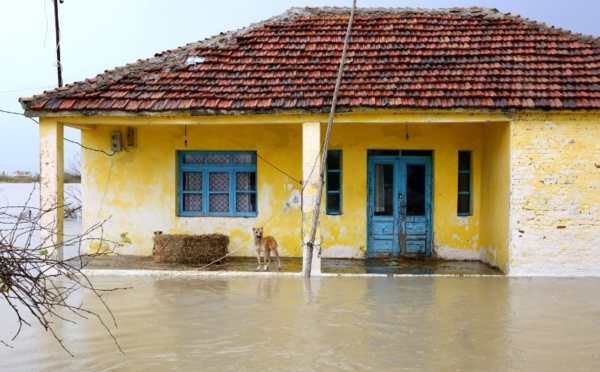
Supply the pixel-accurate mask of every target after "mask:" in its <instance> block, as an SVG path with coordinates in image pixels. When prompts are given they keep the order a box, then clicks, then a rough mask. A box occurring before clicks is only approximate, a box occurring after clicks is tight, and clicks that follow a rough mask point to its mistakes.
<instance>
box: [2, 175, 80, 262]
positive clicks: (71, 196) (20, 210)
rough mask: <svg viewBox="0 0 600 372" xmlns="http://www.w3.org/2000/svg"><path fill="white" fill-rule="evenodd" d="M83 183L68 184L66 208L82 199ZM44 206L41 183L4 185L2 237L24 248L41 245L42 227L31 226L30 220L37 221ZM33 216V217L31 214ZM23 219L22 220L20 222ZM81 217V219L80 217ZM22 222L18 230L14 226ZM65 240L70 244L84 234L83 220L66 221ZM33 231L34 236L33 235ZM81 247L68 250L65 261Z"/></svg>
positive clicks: (69, 247) (66, 186) (75, 254)
mask: <svg viewBox="0 0 600 372" xmlns="http://www.w3.org/2000/svg"><path fill="white" fill-rule="evenodd" d="M80 194H81V184H66V185H65V205H75V204H77V203H78V200H76V199H75V198H79V200H81V198H80ZM39 207H40V185H39V183H0V238H2V239H3V240H4V239H6V240H8V241H10V240H13V239H14V241H13V244H14V245H15V246H18V247H22V246H24V245H25V244H27V241H28V240H29V239H30V238H31V240H30V241H29V243H28V244H30V246H31V247H36V246H37V245H39V228H38V226H33V225H32V224H30V223H28V217H29V219H31V217H33V219H35V217H36V214H37V213H38V212H39ZM30 213H31V214H30ZM19 217H22V219H19ZM77 217H79V216H77ZM17 220H19V226H18V227H17V229H16V230H15V231H12V230H13V227H14V226H15V223H16V222H17ZM63 228H64V239H65V241H69V240H71V239H73V238H74V237H77V236H79V235H81V220H80V219H79V218H66V219H65V220H64V226H63ZM29 231H31V236H30V234H29ZM78 253H79V247H78V246H73V245H71V246H66V247H64V258H65V259H67V258H71V257H75V256H77V255H78Z"/></svg>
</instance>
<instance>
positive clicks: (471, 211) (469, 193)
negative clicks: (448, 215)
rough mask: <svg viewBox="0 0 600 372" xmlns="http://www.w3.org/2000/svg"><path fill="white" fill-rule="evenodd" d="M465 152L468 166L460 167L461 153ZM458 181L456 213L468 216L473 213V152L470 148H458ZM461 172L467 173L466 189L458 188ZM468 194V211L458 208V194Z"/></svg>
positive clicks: (458, 186)
mask: <svg viewBox="0 0 600 372" xmlns="http://www.w3.org/2000/svg"><path fill="white" fill-rule="evenodd" d="M462 154H465V155H468V156H469V168H468V169H461V167H460V166H461V155H462ZM457 168H458V182H457V200H456V214H457V215H458V216H461V217H468V216H472V215H473V152H472V151H470V150H459V151H458V167H457ZM461 174H468V175H469V185H468V191H461V190H460V177H461ZM461 195H468V196H469V208H468V211H466V212H465V211H461V210H460V196H461Z"/></svg>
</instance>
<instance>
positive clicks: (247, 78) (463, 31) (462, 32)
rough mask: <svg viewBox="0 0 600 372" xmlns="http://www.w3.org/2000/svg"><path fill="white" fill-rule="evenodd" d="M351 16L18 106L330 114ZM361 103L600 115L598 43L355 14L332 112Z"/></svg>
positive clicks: (302, 21)
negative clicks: (577, 111) (592, 111)
mask: <svg viewBox="0 0 600 372" xmlns="http://www.w3.org/2000/svg"><path fill="white" fill-rule="evenodd" d="M349 12H350V11H349V9H348V8H292V9H290V10H289V11H288V12H286V13H284V14H283V15H281V16H278V17H274V18H272V19H269V20H267V21H265V22H261V23H258V24H254V25H251V26H250V27H248V28H245V29H242V30H238V31H234V32H229V33H224V34H221V35H217V36H215V37H212V38H209V39H206V40H204V41H200V42H197V43H192V44H188V45H186V46H184V47H181V48H178V49H174V50H171V51H166V52H162V53H159V54H157V55H156V56H155V57H154V58H151V59H148V60H139V61H137V62H136V63H133V64H129V65H127V66H123V67H119V68H116V69H114V70H110V71H106V72H104V73H103V74H100V75H98V76H97V77H95V78H93V79H89V80H86V81H83V82H77V83H74V84H71V85H69V86H66V87H63V88H59V89H56V90H53V91H49V92H44V93H43V94H41V95H38V96H34V97H31V98H22V99H21V103H22V105H23V107H24V108H25V109H26V111H27V113H28V114H29V115H34V116H37V115H41V116H43V115H49V114H53V112H58V113H57V114H61V112H62V114H65V115H66V114H67V113H69V114H77V112H80V113H81V114H85V115H94V114H107V113H110V114H116V115H119V114H127V113H129V114H132V113H133V114H140V115H143V114H151V113H169V112H171V113H172V112H177V111H185V112H188V113H191V114H206V113H229V112H237V113H242V114H243V113H256V112H285V111H290V110H293V111H296V112H297V111H298V110H300V111H309V112H327V111H328V109H329V105H330V104H331V96H332V92H333V88H334V83H335V78H336V74H337V68H338V63H339V58H340V56H341V51H342V46H343V45H342V44H343V38H344V35H345V30H346V27H347V22H348V17H349ZM359 108H419V109H423V108H435V109H449V108H469V109H492V110H505V109H542V110H549V109H568V110H573V109H600V39H598V38H596V37H590V36H583V35H580V34H573V33H570V32H568V31H564V30H560V29H555V28H552V27H550V26H548V25H545V24H543V23H536V22H533V21H530V20H528V19H525V18H522V17H519V16H513V15H510V14H504V13H500V12H498V11H497V10H495V9H486V8H453V9H438V10H427V9H408V8H398V9H383V8H362V9H358V10H357V12H356V16H355V21H354V26H353V29H352V37H351V43H350V47H349V52H348V60H347V65H346V68H345V73H344V79H343V84H342V87H341V93H340V97H339V101H338V109H339V110H340V111H349V110H356V109H359Z"/></svg>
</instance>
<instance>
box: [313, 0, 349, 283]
mask: <svg viewBox="0 0 600 372" xmlns="http://www.w3.org/2000/svg"><path fill="white" fill-rule="evenodd" d="M355 10H356V0H353V2H352V11H351V12H350V20H349V21H348V29H347V30H346V37H345V39H344V48H343V49H342V58H341V60H340V67H339V69H338V76H337V80H336V82H335V89H334V91H333V101H332V102H331V110H330V111H329V121H328V122H327V131H326V132H325V140H324V141H323V153H322V154H321V169H320V173H319V184H318V189H317V190H318V191H317V201H316V203H315V210H314V215H313V220H312V227H311V229H310V238H309V240H308V242H307V243H306V250H307V252H306V267H305V269H304V277H306V278H310V272H311V268H312V258H313V251H314V246H315V238H316V235H317V225H318V224H319V216H320V213H321V199H322V194H323V184H324V183H325V168H326V165H327V150H328V148H329V137H330V135H331V126H332V124H333V117H334V116H335V107H336V105H337V98H338V94H339V91H340V85H342V76H343V75H344V64H345V62H346V54H347V52H348V41H349V40H350V33H351V32H352V22H353V21H354V11H355ZM319 254H320V252H319Z"/></svg>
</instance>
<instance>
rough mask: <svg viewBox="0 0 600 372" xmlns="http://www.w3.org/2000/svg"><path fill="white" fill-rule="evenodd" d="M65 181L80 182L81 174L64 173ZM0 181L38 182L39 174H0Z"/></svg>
mask: <svg viewBox="0 0 600 372" xmlns="http://www.w3.org/2000/svg"><path fill="white" fill-rule="evenodd" d="M64 182H65V183H81V176H80V175H75V174H68V173H65V181H64ZM0 183H40V176H39V175H35V176H9V175H6V174H0Z"/></svg>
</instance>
